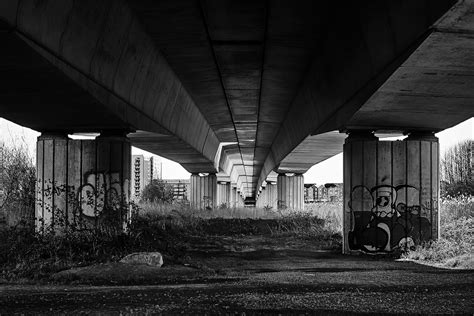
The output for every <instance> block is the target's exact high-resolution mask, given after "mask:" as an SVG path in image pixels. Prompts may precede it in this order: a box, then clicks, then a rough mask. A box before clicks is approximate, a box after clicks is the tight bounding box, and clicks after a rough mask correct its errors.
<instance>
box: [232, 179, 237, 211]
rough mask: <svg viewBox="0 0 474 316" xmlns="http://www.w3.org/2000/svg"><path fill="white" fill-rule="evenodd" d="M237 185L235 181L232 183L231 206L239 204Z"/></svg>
mask: <svg viewBox="0 0 474 316" xmlns="http://www.w3.org/2000/svg"><path fill="white" fill-rule="evenodd" d="M237 197H238V193H237V185H236V184H235V183H231V184H230V207H232V208H235V207H236V205H237Z"/></svg>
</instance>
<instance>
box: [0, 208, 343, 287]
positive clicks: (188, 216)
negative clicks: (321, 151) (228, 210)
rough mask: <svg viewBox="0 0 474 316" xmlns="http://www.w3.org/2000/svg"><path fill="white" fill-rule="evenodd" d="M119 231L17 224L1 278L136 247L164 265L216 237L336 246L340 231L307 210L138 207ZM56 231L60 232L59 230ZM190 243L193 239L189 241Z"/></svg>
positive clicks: (46, 272)
mask: <svg viewBox="0 0 474 316" xmlns="http://www.w3.org/2000/svg"><path fill="white" fill-rule="evenodd" d="M132 213H133V215H132V218H131V220H130V221H129V223H128V225H127V228H126V229H125V230H123V231H118V230H110V229H103V228H104V225H103V224H104V223H102V225H100V226H95V227H81V229H77V227H76V228H74V227H73V226H68V227H62V228H61V229H59V230H58V229H57V227H56V229H44V230H42V231H35V230H34V227H32V226H31V225H27V224H26V223H20V224H18V225H16V226H14V227H11V228H7V229H3V230H1V231H0V280H1V279H3V280H4V282H5V281H10V280H18V279H30V280H31V279H33V280H44V281H48V280H49V277H50V276H51V275H52V274H54V273H56V272H59V271H62V270H66V269H70V268H73V267H81V266H88V265H93V264H98V263H106V262H116V261H119V260H120V259H121V258H122V257H124V256H125V255H127V254H129V253H132V252H138V251H159V252H161V253H162V254H163V255H164V257H165V262H166V263H167V264H181V263H183V262H184V261H185V260H186V257H187V251H189V250H192V247H193V245H192V243H206V242H207V240H210V239H212V238H214V237H216V236H227V237H229V236H230V237H232V236H249V235H266V236H269V237H272V236H275V237H281V236H292V237H297V238H305V239H311V240H313V241H319V242H320V243H321V245H322V247H323V248H326V249H327V248H332V249H340V246H341V234H340V233H337V232H333V231H331V230H328V229H327V228H326V227H325V221H324V220H323V219H320V218H317V217H315V216H313V215H310V214H308V213H289V214H288V215H285V216H282V217H279V218H273V219H250V218H244V219H238V218H233V219H232V218H231V219H224V218H202V217H199V216H196V215H194V214H197V213H198V212H195V213H185V212H183V211H177V210H174V211H172V212H169V213H168V214H144V215H140V212H139V210H138V209H135V211H134V212H132ZM58 231H60V233H58ZM191 241H192V242H191Z"/></svg>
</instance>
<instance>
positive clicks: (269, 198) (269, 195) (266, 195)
mask: <svg viewBox="0 0 474 316" xmlns="http://www.w3.org/2000/svg"><path fill="white" fill-rule="evenodd" d="M277 195H278V194H277V184H276V183H272V182H267V183H266V185H265V186H264V187H263V188H262V191H261V192H260V195H259V196H258V199H257V205H256V206H257V207H258V208H271V209H277V207H278V205H277V204H278V203H277V202H278V196H277Z"/></svg>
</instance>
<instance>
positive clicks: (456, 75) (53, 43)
mask: <svg viewBox="0 0 474 316" xmlns="http://www.w3.org/2000/svg"><path fill="white" fill-rule="evenodd" d="M473 39H474V4H473V1H472V0H460V1H458V2H456V1H454V0H436V1H434V0H403V1H400V0H397V1H395V0H384V1H379V0H377V1H376V0H372V1H369V0H367V1H362V2H360V1H359V2H354V1H342V2H341V1H339V2H331V1H326V2H318V1H310V0H306V1H289V0H280V1H277V0H275V1H273V0H267V1H264V0H260V1H231V0H226V1H222V0H200V1H198V0H193V1H189V0H186V1H185V0H162V1H151V0H133V1H132V0H130V1H125V0H123V1H117V0H104V1H89V0H87V1H86V0H84V1H73V0H61V1H60V0H44V1H34V0H4V1H1V2H0V41H1V42H2V43H3V47H2V49H1V50H0V81H1V85H0V115H1V116H2V117H5V118H7V119H9V120H12V121H14V122H17V123H19V124H21V125H24V126H27V127H30V128H33V129H35V130H38V131H41V132H43V134H44V138H43V139H42V142H43V143H44V146H45V147H44V152H43V154H44V155H47V154H48V153H49V151H48V150H50V149H51V148H52V149H51V150H52V154H53V156H54V154H55V153H56V150H55V149H54V148H56V146H57V144H56V143H55V142H53V143H52V145H51V146H50V145H49V143H48V142H49V140H51V139H54V137H56V136H54V135H65V134H68V133H74V132H100V133H102V135H103V136H102V137H101V138H100V139H98V140H97V144H98V145H96V147H97V148H98V149H97V150H96V152H97V153H99V152H100V150H101V149H100V148H102V147H101V146H103V144H105V143H107V144H109V145H107V146H111V147H110V148H112V147H113V148H115V147H114V146H119V144H122V145H121V146H122V148H125V147H127V146H128V145H126V144H128V143H127V142H128V141H131V144H132V145H134V146H137V147H139V148H141V149H145V150H148V151H150V152H153V153H155V154H158V155H161V156H164V157H167V158H169V159H172V160H174V161H176V162H179V163H180V164H181V165H183V167H184V168H186V169H187V170H188V171H189V172H191V173H193V176H194V177H195V176H196V175H197V174H199V173H201V174H202V173H206V174H210V175H209V177H210V178H209V179H207V180H205V181H195V183H201V182H203V183H206V185H208V184H209V183H210V184H212V185H214V184H215V183H220V182H219V175H218V177H217V180H216V178H215V176H214V175H213V174H214V173H219V174H220V175H221V178H222V177H225V178H226V179H228V180H227V181H228V182H229V183H230V184H231V189H232V190H235V191H236V192H238V193H240V195H241V196H242V197H244V198H248V199H251V200H254V199H255V198H258V196H259V195H260V192H262V188H263V187H265V186H267V183H266V180H269V177H270V178H272V179H273V178H276V174H277V173H278V174H279V176H278V178H279V179H283V180H281V182H282V183H281V185H283V182H284V183H288V186H292V184H291V183H293V182H294V183H298V185H299V183H300V182H301V181H302V180H301V179H300V178H295V179H293V180H295V181H293V180H292V179H286V178H284V174H285V173H294V174H296V175H297V176H298V177H299V175H300V174H302V173H304V172H305V171H306V170H308V169H309V168H310V167H311V166H312V165H314V164H316V163H318V162H320V161H323V160H325V159H327V158H329V157H331V156H333V155H334V154H337V153H339V152H341V151H342V150H343V143H344V139H345V136H344V135H343V134H340V133H339V132H348V133H352V134H353V135H352V138H351V139H350V142H352V143H351V145H350V146H349V145H348V146H347V147H351V148H352V146H355V145H354V144H355V143H357V142H358V141H361V139H362V140H363V139H365V140H363V141H373V138H371V137H370V136H369V135H368V134H367V131H371V132H379V133H380V132H382V133H384V132H387V133H393V132H398V133H408V134H412V137H411V138H410V140H413V141H419V142H420V144H421V142H423V141H432V140H429V139H430V138H429V137H428V138H426V135H427V133H433V132H437V131H440V130H443V129H445V128H448V127H451V126H453V125H455V124H457V123H459V122H461V121H463V120H465V119H467V118H469V117H471V116H472V115H473V114H474V106H473V105H472V104H473V100H474V54H473V53H472V52H473V51H474V40H473ZM127 133H128V138H127V139H124V138H123V137H124V136H125V134H127ZM61 137H62V136H61ZM114 137H115V138H114ZM61 139H62V138H61ZM427 139H428V140H427ZM363 141H362V142H363ZM346 143H347V140H346ZM65 144H66V145H64V146H70V145H68V142H66V143H65ZM71 144H72V145H71V146H76V144H75V143H71ZM423 144H424V143H423ZM48 146H49V147H48ZM61 146H62V145H61ZM81 146H82V145H81ZM107 146H106V148H109V147H107ZM123 146H125V147H123ZM377 146H378V145H377ZM420 146H421V145H420ZM423 146H424V145H423ZM430 146H431V145H430ZM356 147H357V146H356ZM356 147H354V148H356ZM67 148H69V147H67ZM81 148H82V147H81ZM117 148H118V147H117ZM430 148H431V147H430ZM71 150H72V149H71ZM351 150H352V149H351ZM381 150H382V149H381ZM66 152H68V151H67V150H66ZM351 153H352V151H351ZM391 153H392V151H391ZM78 154H80V155H81V157H82V155H83V151H82V149H81V150H79V151H78ZM97 155H98V154H97ZM97 155H96V157H95V158H94V159H96V161H101V159H105V158H100V157H105V156H106V155H102V156H100V155H99V156H97ZM351 155H352V154H351ZM351 155H349V156H347V157H348V158H347V159H352V158H351V157H352V156H351ZM86 156H87V155H86ZM45 157H46V156H45ZM66 157H67V155H66ZM107 157H108V156H107ZM110 157H112V155H110ZM430 157H431V156H430ZM65 159H67V158H65ZM354 159H358V158H357V157H355V158H354ZM420 159H421V158H420ZM430 159H435V160H436V157H431V158H430ZM351 166H352V165H351ZM347 168H349V166H347ZM395 168H397V167H395ZM53 169H54V168H53ZM121 170H122V171H121V172H120V174H122V173H124V172H125V171H123V170H124V169H123V168H122V169H121ZM347 170H349V169H347ZM348 172H349V171H348ZM53 175H54V172H53ZM120 177H122V176H120ZM120 179H121V180H120V181H121V182H122V184H124V181H125V180H124V179H123V178H120ZM43 180H44V179H43ZM84 181H85V180H84ZM269 182H271V181H269ZM82 183H83V182H81V183H80V184H81V185H82ZM280 189H281V187H279V190H280ZM226 190H227V189H226ZM214 191H215V192H217V191H216V190H214V189H212V190H210V191H209V192H214ZM224 191H225V190H223V191H222V192H224ZM280 191H281V190H280ZM203 192H204V191H203ZM206 192H207V191H206ZM225 192H229V193H226V195H227V196H234V195H236V192H234V191H225ZM203 194H204V193H203ZM206 194H207V193H206ZM272 194H273V193H272ZM221 195H223V193H222V194H221ZM193 196H194V195H193ZM290 196H291V195H290ZM206 198H209V197H206ZM213 198H214V197H211V200H212V199H213ZM290 198H291V197H290ZM292 205H293V204H292ZM294 205H299V204H298V203H296V204H294ZM347 243H349V241H347Z"/></svg>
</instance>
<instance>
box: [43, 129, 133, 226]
mask: <svg viewBox="0 0 474 316" xmlns="http://www.w3.org/2000/svg"><path fill="white" fill-rule="evenodd" d="M130 158H131V146H130V142H129V140H128V139H127V138H126V137H125V134H121V135H108V134H102V135H101V136H99V137H97V138H96V139H95V140H73V139H70V138H68V137H67V135H66V134H51V133H49V134H46V133H43V134H42V135H41V136H40V137H38V141H37V158H36V164H37V171H36V226H37V228H38V229H42V228H44V227H50V228H52V229H54V230H56V231H60V230H61V229H63V228H66V227H69V228H72V227H73V226H74V227H77V228H81V227H82V228H83V227H84V226H86V227H91V226H94V225H101V226H103V227H105V226H109V228H110V227H112V226H114V228H119V229H121V228H122V227H123V223H124V220H125V219H126V216H127V215H128V209H129V207H128V206H129V205H128V202H129V196H130V164H131V162H130ZM80 226H81V227H80Z"/></svg>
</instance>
